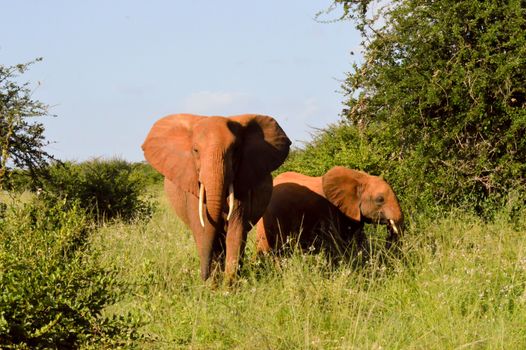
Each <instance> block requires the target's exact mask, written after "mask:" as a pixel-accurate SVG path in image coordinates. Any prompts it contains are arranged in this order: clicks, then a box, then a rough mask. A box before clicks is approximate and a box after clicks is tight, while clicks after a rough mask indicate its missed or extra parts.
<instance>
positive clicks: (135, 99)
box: [0, 0, 360, 161]
mask: <svg viewBox="0 0 526 350" xmlns="http://www.w3.org/2000/svg"><path fill="white" fill-rule="evenodd" d="M331 3H332V2H331V1H330V0H312V1H305V0H268V1H242V0H225V1H212V0H207V1H205V0H192V1H182V0H174V1H168V0H166V1H159V0H152V1H135V0H131V1H124V0H105V1H102V0H92V1H80V0H79V1H77V0H75V1H72V0H69V1H67V0H63V1H59V0H47V1H39V0H31V1H30V0H18V1H2V16H1V20H0V32H1V33H2V37H1V38H0V63H1V64H4V65H12V64H17V63H22V62H27V61H30V60H32V59H34V58H36V57H43V58H44V60H43V61H42V62H40V63H37V64H35V65H34V66H32V68H31V69H30V71H29V72H27V73H26V74H24V76H23V77H22V80H25V81H30V82H32V83H34V84H33V86H34V94H33V96H34V97H35V98H37V99H39V100H41V101H42V102H45V103H47V104H49V105H51V106H52V108H51V113H52V114H56V115H57V117H56V118H46V119H45V120H44V124H45V126H46V136H47V138H48V139H49V140H51V141H55V143H54V144H53V145H51V146H50V147H49V148H48V151H50V152H51V153H53V154H55V155H56V156H57V157H58V158H60V159H63V160H66V159H67V160H78V161H82V160H86V159H90V158H93V157H112V156H119V157H122V158H124V159H127V160H130V161H141V160H143V155H142V151H141V149H140V145H141V144H142V142H143V140H144V137H145V136H146V134H147V132H148V130H149V128H150V127H151V125H152V124H153V123H154V122H155V120H157V119H159V118H160V117H162V116H164V115H167V114H172V113H182V112H185V113H196V114H204V115H234V114H242V113H260V114H267V115H271V116H273V117H275V118H276V119H277V120H278V122H279V123H280V125H281V126H282V127H283V129H284V130H285V132H286V133H287V134H288V135H289V138H291V140H292V141H293V144H294V145H295V146H301V145H302V141H308V140H309V139H310V134H311V133H312V131H313V127H318V128H321V127H324V126H326V125H327V124H329V123H332V122H335V121H337V120H338V119H339V113H340V111H341V109H342V101H343V99H344V97H343V95H342V93H341V89H340V85H341V81H342V80H343V79H344V78H345V73H346V72H348V71H350V69H351V64H352V62H353V61H354V60H357V59H359V55H358V54H359V42H360V37H359V34H358V33H357V32H356V31H355V30H354V27H353V25H352V23H350V22H343V23H342V22H336V23H319V22H316V21H315V20H314V17H315V14H316V13H317V12H318V11H321V10H324V9H326V8H328V7H329V6H330V5H331ZM337 13H338V12H335V13H334V14H331V15H330V16H329V17H328V18H335V17H336V16H337ZM351 51H353V52H354V53H355V55H351V54H350V52H351Z"/></svg>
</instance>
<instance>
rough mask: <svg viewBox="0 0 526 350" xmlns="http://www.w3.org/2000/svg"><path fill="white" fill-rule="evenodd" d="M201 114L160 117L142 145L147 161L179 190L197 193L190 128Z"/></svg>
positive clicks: (200, 117)
mask: <svg viewBox="0 0 526 350" xmlns="http://www.w3.org/2000/svg"><path fill="white" fill-rule="evenodd" d="M202 118H204V117H202V116H197V115H191V114H174V115H169V116H166V117H164V118H161V119H159V120H158V121H157V122H156V123H155V124H154V125H153V126H152V129H151V130H150V132H149V133H148V136H146V140H145V141H144V143H143V144H142V149H143V151H144V157H145V158H146V160H147V161H148V162H149V163H150V164H151V165H152V166H153V167H154V168H155V169H156V170H157V171H159V172H160V173H161V174H163V175H164V176H165V177H166V178H167V179H169V180H170V181H172V182H173V183H174V184H176V185H177V186H178V187H180V188H181V189H182V190H184V191H187V192H191V193H193V194H195V195H197V193H198V191H199V188H198V183H197V182H198V178H197V171H196V169H195V163H194V160H193V155H192V128H193V125H194V124H195V123H196V122H197V121H198V120H200V119H202Z"/></svg>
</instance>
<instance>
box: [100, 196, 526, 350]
mask: <svg viewBox="0 0 526 350" xmlns="http://www.w3.org/2000/svg"><path fill="white" fill-rule="evenodd" d="M508 217H509V216H508V215H505V214H503V213H501V214H499V215H496V217H495V219H494V220H492V221H491V222H489V223H487V222H483V221H482V220H481V219H479V218H477V217H474V216H470V215H468V214H465V213H458V212H451V213H448V214H445V215H444V216H443V217H442V218H441V219H437V220H435V221H431V220H429V219H426V218H413V220H412V222H411V223H410V225H409V227H408V233H407V235H406V237H404V240H403V243H404V244H403V248H402V254H401V256H400V257H396V258H395V257H393V256H391V255H389V254H387V253H386V252H385V251H383V249H382V248H381V247H382V242H381V240H380V239H379V238H378V239H377V238H376V237H377V235H372V236H371V237H372V239H371V247H372V248H371V257H370V259H368V260H367V261H364V262H363V263H354V264H351V263H342V264H340V265H338V266H334V265H330V264H329V263H327V260H326V259H325V258H324V257H323V256H322V255H304V254H300V253H295V254H293V255H292V256H290V257H288V258H286V259H283V260H282V261H280V263H279V264H277V263H275V262H273V261H272V260H271V259H269V260H264V261H263V260H255V259H254V244H253V236H254V234H253V233H251V234H250V239H251V242H250V243H249V246H248V250H247V256H246V258H245V266H244V268H243V271H242V274H241V277H240V279H239V282H238V283H237V285H235V286H234V287H230V288H227V287H223V286H219V287H212V286H210V284H209V283H203V282H201V280H200V278H199V273H198V259H197V253H196V248H195V244H194V241H193V237H192V235H191V233H190V232H189V231H188V230H187V229H186V228H185V227H184V225H182V224H181V223H180V222H179V221H178V220H177V219H176V218H175V215H174V214H173V213H172V212H171V210H170V209H169V208H168V204H167V202H166V200H165V199H164V197H162V196H161V204H160V207H159V210H158V211H157V212H156V213H155V215H154V217H153V218H152V220H151V221H149V222H139V223H135V224H133V225H132V224H124V223H115V224H111V225H108V226H105V227H103V228H101V229H100V230H99V231H98V234H97V235H96V236H95V239H94V244H96V245H98V246H101V247H103V248H104V251H105V254H104V255H103V256H102V257H101V259H102V262H103V263H104V264H111V265H117V266H119V268H120V277H121V278H122V279H123V280H124V281H126V282H128V283H131V284H132V291H133V293H132V294H130V295H129V297H128V298H127V299H125V300H123V301H122V302H120V303H119V304H117V305H115V306H113V307H112V309H110V310H107V312H109V313H112V312H118V313H123V312H127V311H131V312H133V313H136V314H138V315H140V316H141V317H142V318H143V320H144V322H145V324H144V326H143V327H142V329H141V332H142V333H143V334H145V335H146V340H145V341H144V342H143V343H141V344H140V346H139V347H140V348H145V349H177V348H184V349H186V348H193V349H495V348H503V349H521V348H526V292H525V287H526V220H525V219H524V215H523V217H522V218H520V219H519V220H515V221H511V220H509V218H508Z"/></svg>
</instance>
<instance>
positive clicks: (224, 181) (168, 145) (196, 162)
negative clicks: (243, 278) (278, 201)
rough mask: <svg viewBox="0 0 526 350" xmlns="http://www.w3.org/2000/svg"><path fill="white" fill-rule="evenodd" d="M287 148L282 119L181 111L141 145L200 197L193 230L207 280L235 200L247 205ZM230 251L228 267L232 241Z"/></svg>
mask: <svg viewBox="0 0 526 350" xmlns="http://www.w3.org/2000/svg"><path fill="white" fill-rule="evenodd" d="M289 146H290V140H289V139H288V138H287V136H286V135H285V133H284V132H283V130H282V129H281V127H280V126H279V125H278V123H277V122H276V121H275V120H274V119H273V118H271V117H268V116H263V115H239V116H234V117H228V118H227V117H204V116H198V115H190V114H178V115H169V116H167V117H164V118H162V119H160V120H159V121H157V122H156V123H155V124H154V126H153V127H152V129H151V131H150V133H149V134H148V136H147V138H146V140H145V142H144V144H143V146H142V148H143V150H144V154H145V158H146V159H147V160H148V162H149V163H150V164H151V165H152V166H153V167H154V168H155V169H157V170H158V171H159V172H160V173H162V174H163V175H164V176H165V178H167V179H168V180H169V181H171V182H172V183H173V184H175V186H177V187H178V188H179V189H180V190H181V191H183V192H186V193H190V194H193V195H194V196H195V197H196V198H199V205H198V213H194V214H192V215H191V216H192V218H196V217H197V214H198V217H199V224H200V226H201V227H202V228H203V229H202V231H203V232H195V231H196V230H195V229H193V231H194V236H195V237H196V242H197V244H198V250H199V251H200V259H201V276H202V277H203V279H206V278H207V277H208V274H209V264H210V259H211V252H212V244H213V240H214V237H215V236H216V234H217V232H218V231H220V230H222V229H223V228H224V226H225V225H224V224H225V222H228V220H230V219H231V216H232V213H234V212H235V208H234V205H235V204H234V203H237V204H238V205H241V206H242V205H244V203H243V198H245V197H247V193H248V192H249V191H250V190H251V189H253V188H254V187H256V186H258V184H259V183H261V182H262V181H263V180H265V179H266V178H268V177H269V174H270V172H271V171H273V170H274V169H276V168H277V167H279V166H280V165H281V164H282V163H283V161H284V160H285V158H286V157H287V155H288V151H289ZM248 197H250V196H248ZM227 198H228V200H227ZM234 198H235V199H236V200H234ZM205 203H206V207H205ZM227 212H228V214H226V213H227ZM225 214H226V215H225ZM190 220H193V219H190ZM236 220H244V219H243V218H236ZM237 226H239V225H237ZM243 226H244V225H243V224H241V227H243ZM228 234H229V233H228V232H227V235H228ZM245 236H246V234H245ZM226 249H227V266H228V263H229V262H228V255H229V252H228V249H229V247H228V242H227V247H226ZM233 263H234V262H233ZM235 263H236V264H237V261H236V262H235ZM225 272H226V271H225Z"/></svg>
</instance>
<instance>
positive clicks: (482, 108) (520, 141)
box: [333, 0, 526, 206]
mask: <svg viewBox="0 0 526 350" xmlns="http://www.w3.org/2000/svg"><path fill="white" fill-rule="evenodd" d="M371 3H372V2H371V1H356V0H352V1H346V0H336V1H334V3H333V6H342V7H343V9H344V15H343V16H342V18H350V19H353V20H355V21H356V23H357V27H358V29H360V30H361V31H362V34H363V35H364V40H363V43H362V44H363V47H364V57H363V61H362V62H361V63H358V64H354V65H353V67H352V70H351V72H350V73H348V76H347V79H346V81H345V83H344V85H343V87H344V89H345V92H346V96H347V97H346V101H345V105H346V106H345V109H344V110H343V116H344V120H345V123H344V124H346V127H347V128H348V130H351V129H352V130H353V131H352V133H356V132H357V133H358V135H359V137H358V139H359V140H360V142H362V143H366V144H368V145H369V147H371V148H372V149H373V151H372V152H373V153H375V157H377V158H376V159H377V162H376V161H375V164H377V166H378V167H380V166H381V167H382V168H377V172H388V173H392V174H398V175H401V174H406V175H407V176H408V177H407V178H406V179H404V181H405V182H406V186H407V184H409V186H410V187H411V188H412V190H413V191H415V193H416V192H420V191H421V192H424V191H427V192H429V193H431V194H432V196H433V198H434V200H435V201H439V202H442V203H446V204H458V203H460V202H462V201H466V200H467V201H469V202H470V203H471V204H473V205H474V206H477V205H479V204H480V203H481V202H484V201H486V200H487V199H488V198H496V197H499V196H501V195H505V194H507V193H508V191H510V189H512V188H515V189H524V186H526V180H525V175H526V137H525V131H526V6H525V3H524V1H521V0H510V1H506V2H503V1H498V0H489V1H472V0H469V1H467V0H466V1H456V0H455V1H453V0H441V1H430V0H427V1H424V0H394V1H390V2H389V3H387V5H385V6H383V7H381V6H380V7H379V5H378V4H376V5H375V6H376V8H377V9H378V8H380V9H379V10H378V11H377V12H375V13H374V15H371V12H370V11H369V10H370V6H371ZM403 167H405V170H404V169H402V168H403Z"/></svg>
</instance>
